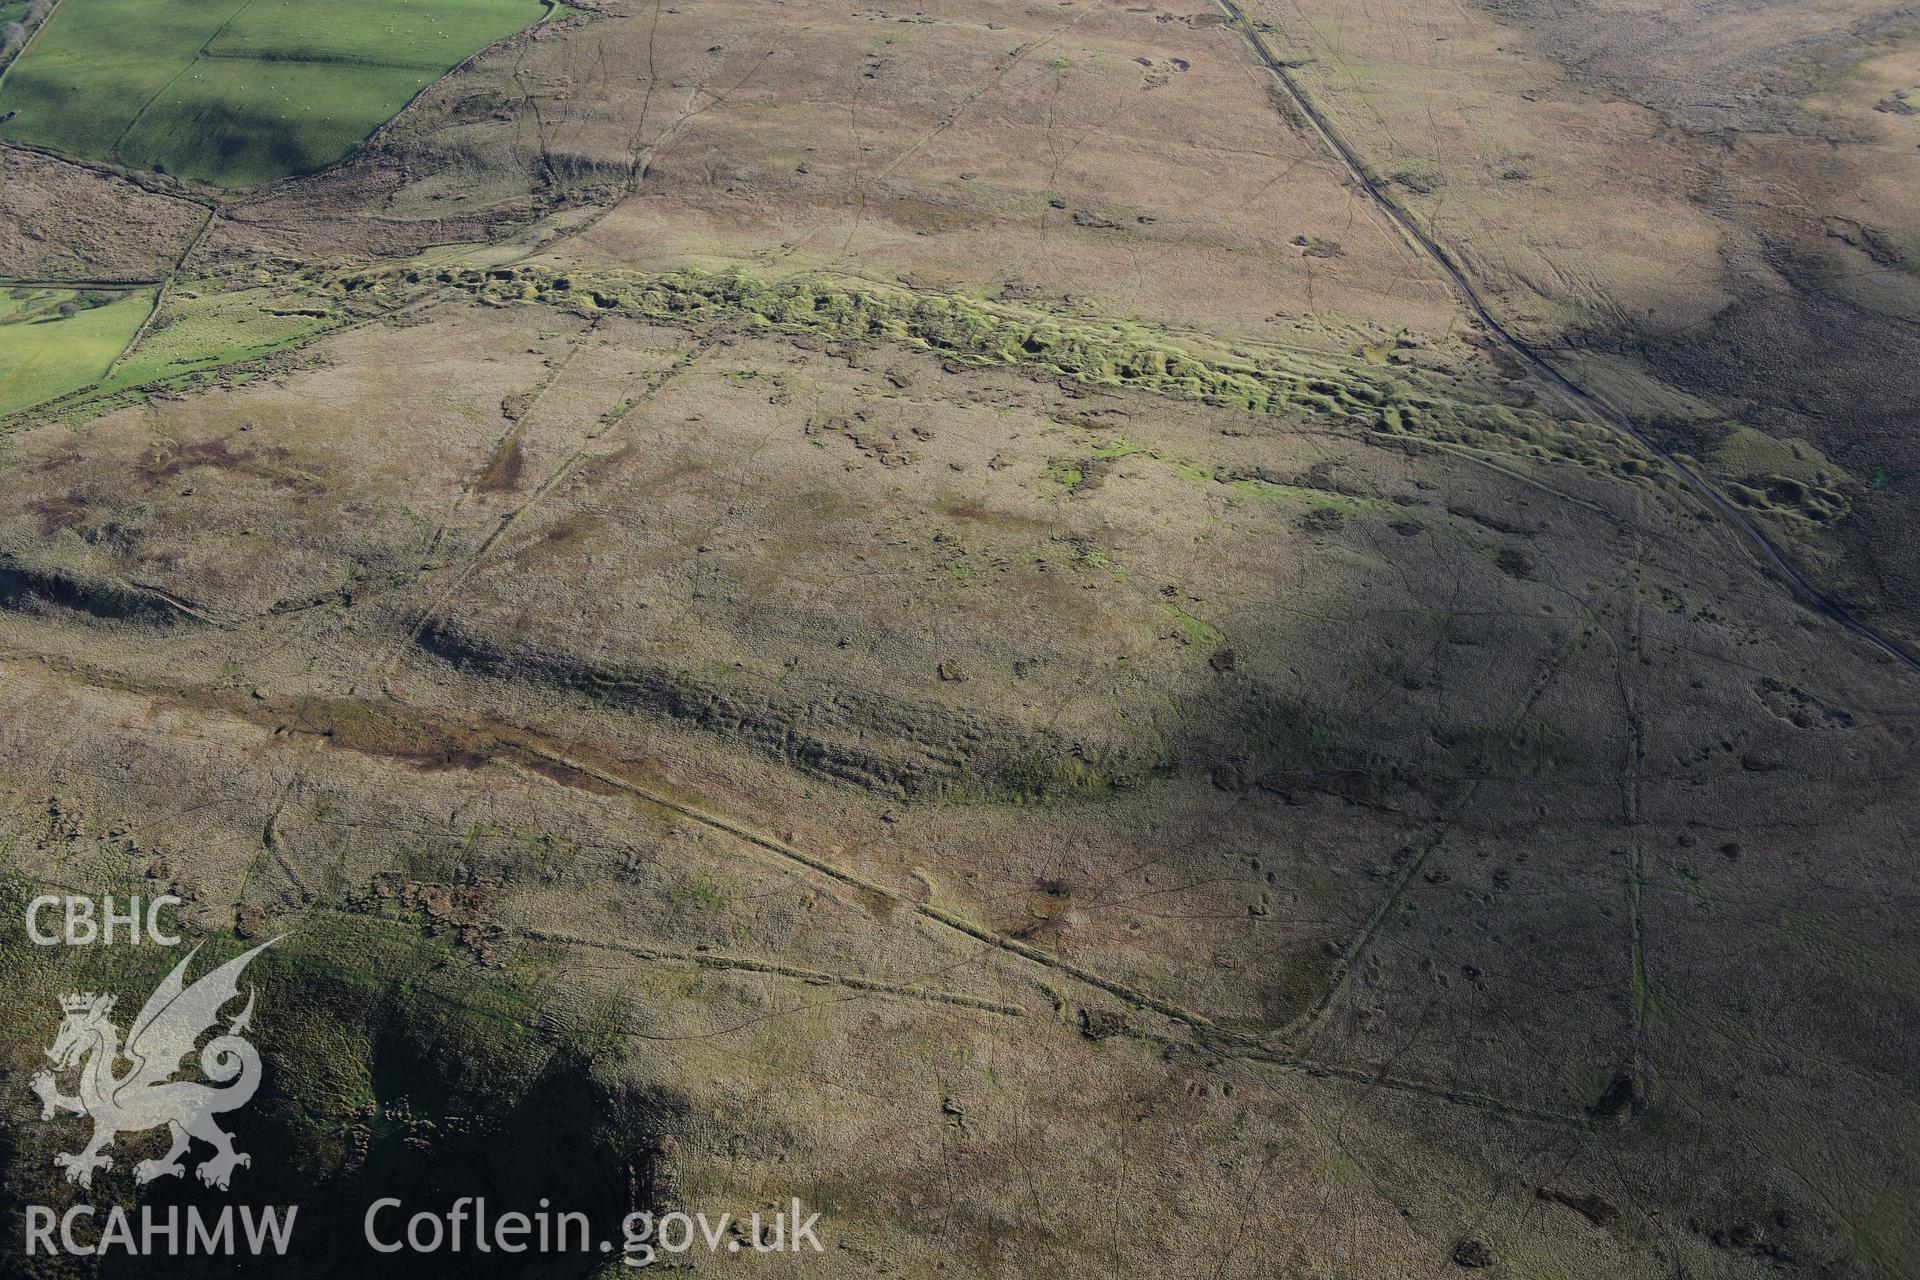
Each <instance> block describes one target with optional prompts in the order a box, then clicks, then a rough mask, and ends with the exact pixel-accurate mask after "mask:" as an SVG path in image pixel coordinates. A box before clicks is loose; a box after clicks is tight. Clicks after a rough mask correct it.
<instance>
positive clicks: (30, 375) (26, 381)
mask: <svg viewBox="0 0 1920 1280" xmlns="http://www.w3.org/2000/svg"><path fill="white" fill-rule="evenodd" d="M78 298H79V295H78V294H75V293H73V292H71V291H68V290H64V289H14V290H10V291H8V292H7V293H5V294H0V413H12V412H14V411H15V410H18V409H24V408H26V407H27V406H28V405H32V404H38V403H39V402H40V401H42V400H47V399H51V398H52V397H54V396H57V395H63V394H65V393H66V392H69V391H72V390H75V389H76V388H79V387H83V386H85V385H86V384H87V383H89V382H91V381H93V380H94V379H95V378H98V377H99V376H100V375H101V374H103V373H105V372H106V369H107V366H108V365H110V364H112V363H113V358H114V357H115V356H117V355H119V354H120V352H121V350H122V349H123V348H125V347H126V345H127V343H129V342H131V341H132V340H133V335H134V334H135V332H137V331H138V330H139V328H140V322H141V321H142V320H145V319H146V318H147V312H148V311H149V310H150V309H152V307H153V293H152V291H151V290H143V291H141V292H138V293H129V294H126V295H124V296H122V297H118V298H115V299H114V300H113V301H111V302H105V303H101V304H99V305H96V306H88V307H85V308H84V309H82V310H80V311H76V312H74V313H73V314H72V315H69V316H64V317H63V316H62V315H61V314H60V310H59V309H60V307H61V306H62V305H64V304H67V303H72V302H74V301H76V300H78Z"/></svg>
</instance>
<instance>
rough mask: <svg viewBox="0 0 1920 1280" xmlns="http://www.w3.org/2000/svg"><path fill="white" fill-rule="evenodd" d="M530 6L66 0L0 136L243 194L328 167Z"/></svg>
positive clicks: (11, 92) (3, 100)
mask: <svg viewBox="0 0 1920 1280" xmlns="http://www.w3.org/2000/svg"><path fill="white" fill-rule="evenodd" d="M542 12H543V5H542V4H540V3H539V2H538V0H327V3H324V4H316V3H311V2H310V0H63V3H62V4H61V5H60V6H59V8H58V9H57V10H55V12H54V14H53V16H52V17H51V18H50V19H49V20H48V22H47V25H46V28H45V30H44V31H42V32H41V35H40V38H39V39H38V40H36V41H35V42H34V45H33V47H32V48H31V49H30V50H28V51H27V53H26V55H25V56H23V57H22V58H20V59H19V60H18V61H17V63H15V65H13V66H12V67H10V68H8V70H7V73H6V77H5V79H4V81H0V115H5V114H6V113H7V112H12V113H14V114H13V115H12V117H11V118H9V119H7V120H5V122H4V123H0V137H5V138H9V139H12V140H14V141H16V142H24V143H29V144H32V145H36V146H44V147H50V148H52V149H54V150H56V151H64V152H69V153H72V154H75V155H81V156H87V157H90V158H92V159H97V160H113V161H118V162H120V163H123V164H127V165H131V166H133V167H135V168H142V169H152V170H155V171H158V172H164V173H172V174H178V175H180V176H183V177H188V178H197V179H200V180H202V181H206V182H210V183H213V184H215V185H217V186H222V187H245V186H254V185H257V184H259V183H262V182H270V181H272V180H274V179H276V178H282V177H285V176H287V175H289V174H295V173H309V172H312V171H314V170H316V169H321V168H324V167H326V166H327V165H329V164H332V163H334V162H336V161H338V160H339V159H340V158H341V157H342V156H344V155H345V154H346V153H347V152H348V151H349V150H351V149H352V148H353V146H354V145H355V144H356V143H358V142H359V141H360V140H361V139H363V138H365V137H366V136H367V135H368V134H370V133H372V132H373V130H375V129H377V128H378V127H379V126H380V125H381V124H382V123H384V122H385V121H387V120H389V119H391V118H392V117H393V116H394V115H395V114H396V113H398V112H399V111H400V109H401V108H403V107H405V106H406V104H407V103H408V102H409V101H411V100H412V99H413V97H414V96H415V95H416V94H418V93H419V92H420V91H421V90H422V89H424V88H426V87H427V86H428V85H430V84H432V83H433V82H434V81H435V80H437V79H438V78H439V77H440V76H442V75H444V74H445V73H446V72H447V71H448V70H450V69H451V68H453V67H455V66H457V65H458V64H459V63H460V62H461V61H463V60H464V59H465V58H467V57H468V56H470V55H471V54H473V53H475V52H477V51H478V50H480V49H483V48H485V47H486V46H487V45H489V44H491V43H493V42H494V41H495V40H498V39H500V38H502V37H503V36H507V35H510V34H512V33H513V32H515V31H518V30H520V29H521V28H522V27H525V26H527V25H529V24H530V23H532V22H533V21H534V20H536V19H537V18H538V17H539V16H540V15H541V13H542Z"/></svg>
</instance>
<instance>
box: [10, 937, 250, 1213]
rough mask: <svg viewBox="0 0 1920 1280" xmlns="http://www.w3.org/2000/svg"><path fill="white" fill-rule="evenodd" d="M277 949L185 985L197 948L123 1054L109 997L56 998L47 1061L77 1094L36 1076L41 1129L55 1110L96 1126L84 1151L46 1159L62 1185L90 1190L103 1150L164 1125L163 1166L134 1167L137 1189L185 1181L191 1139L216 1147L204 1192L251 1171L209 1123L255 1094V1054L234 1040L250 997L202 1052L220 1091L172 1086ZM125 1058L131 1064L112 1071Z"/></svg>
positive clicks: (154, 1000)
mask: <svg viewBox="0 0 1920 1280" xmlns="http://www.w3.org/2000/svg"><path fill="white" fill-rule="evenodd" d="M278 941H280V939H279V938H274V939H272V940H271V941H268V942H263V943H261V944H260V945H259V946H257V947H255V948H253V949H252V950H251V951H246V952H243V953H242V954H240V955H237V956H235V957H234V958H233V959H231V960H229V961H227V962H226V963H225V964H223V965H221V966H220V967H219V968H218V969H215V970H214V971H213V972H212V973H209V974H207V975H206V976H205V977H203V978H201V979H200V980H199V981H197V982H195V983H194V984H193V985H192V986H185V985H184V984H183V983H182V981H181V978H182V975H183V974H185V973H186V971H187V966H188V965H189V964H190V963H192V961H193V957H194V956H195V955H198V954H199V951H200V948H198V947H195V948H194V949H193V950H192V951H190V952H188V953H187V957H186V959H184V960H182V961H181V962H180V963H179V964H178V965H176V966H175V967H174V970H173V972H172V973H170V974H168V975H167V976H166V979H165V980H164V981H163V982H161V984H160V985H159V986H158V987H156V988H154V992H153V994H152V995H151V996H149V997H147V1003H146V1005H145V1007H143V1008H142V1009H141V1010H140V1016H139V1017H137V1018H135V1019H134V1020H133V1028H132V1030H131V1031H129V1032H128V1033H127V1041H126V1045H125V1047H124V1048H123V1047H122V1046H121V1043H120V1028H119V1027H117V1026H115V1025H114V1024H113V1023H112V1022H111V1021H110V1020H109V1019H108V1017H107V1015H108V1014H109V1013H111V1012H112V1011H113V1002H114V998H113V997H112V996H110V995H95V994H94V993H92V992H90V991H89V992H86V993H85V994H76V995H67V996H61V997H60V1007H61V1009H62V1010H63V1011H65V1013H66V1017H65V1018H64V1019H63V1020H62V1021H61V1023H60V1034H59V1036H58V1037H57V1038H56V1039H55V1040H54V1043H53V1048H51V1049H49V1050H47V1056H48V1057H49V1058H51V1059H53V1063H54V1068H55V1070H56V1071H61V1072H64V1071H68V1070H71V1069H72V1068H74V1067H76V1066H78V1067H80V1083H79V1086H78V1087H79V1092H78V1094H77V1095H76V1096H73V1097H68V1096H67V1095H66V1094H63V1093H61V1092H60V1088H59V1085H58V1084H57V1083H56V1081H55V1075H54V1072H53V1071H42V1072H40V1073H39V1074H38V1075H36V1076H34V1077H33V1080H32V1082H31V1083H32V1086H33V1091H34V1093H35V1094H37V1095H39V1098H40V1118H41V1119H42V1120H51V1119H53V1118H54V1116H55V1114H57V1113H59V1112H62V1111H70V1112H73V1113H74V1114H75V1115H83V1116H91V1117H92V1118H93V1141H91V1142H89V1143H88V1144H87V1146H86V1149H85V1150H83V1151H78V1152H72V1153H64V1152H63V1153H62V1154H59V1155H56V1156H54V1158H53V1162H54V1164H55V1165H57V1166H58V1167H60V1168H62V1169H65V1170H66V1173H67V1181H69V1182H77V1183H79V1184H80V1185H81V1186H83V1187H91V1186H92V1185H93V1171H94V1170H95V1169H111V1168H113V1157H112V1156H110V1155H107V1154H106V1152H105V1148H106V1147H107V1146H108V1144H110V1143H111V1142H112V1141H113V1140H114V1138H116V1137H117V1136H119V1135H120V1134H122V1133H139V1132H142V1131H144V1130H147V1129H154V1128H158V1127H159V1126H161V1125H165V1126H166V1127H167V1128H168V1130H169V1131H170V1132H171V1134H172V1137H173V1146H172V1147H171V1148H169V1149H168V1151H167V1154H166V1155H165V1156H163V1157H161V1158H160V1159H158V1160H142V1161H140V1163H138V1164H137V1165H135V1166H134V1168H133V1178H134V1181H135V1182H139V1183H147V1182H151V1181H153V1180H154V1179H155V1178H160V1177H165V1176H168V1175H179V1174H183V1173H185V1172H186V1166H185V1165H183V1164H182V1163H181V1162H180V1157H181V1156H182V1155H185V1154H186V1151H187V1147H188V1145H189V1144H190V1140H191V1139H193V1138H198V1139H200V1140H201V1141H202V1142H205V1143H207V1144H209V1145H211V1146H212V1147H213V1148H214V1154H213V1155H212V1156H211V1157H209V1158H208V1159H205V1160H202V1161H201V1162H200V1164H199V1166H198V1168H197V1169H196V1170H195V1172H196V1173H198V1174H199V1176H200V1181H202V1182H204V1183H206V1184H207V1185H208V1186H210V1187H219V1188H220V1189H221V1190H222V1191H224V1190H226V1189H227V1181H228V1179H230V1178H231V1177H232V1176H233V1171H234V1169H235V1168H236V1167H238V1166H240V1165H251V1164H252V1163H253V1158H252V1157H251V1156H249V1155H247V1154H246V1153H245V1152H243V1151H236V1150H234V1148H233V1135H232V1134H230V1133H227V1132H226V1131H224V1130H223V1129H221V1128H220V1126H219V1125H218V1124H216V1123H214V1117H215V1116H217V1115H219V1114H220V1113H221V1112H224V1111H233V1110H236V1109H238V1108H240V1107H243V1106H245V1105H246V1104H247V1102H248V1101H249V1100H251V1099H252V1097H253V1094H254V1090H256V1089H258V1088H259V1087H260V1051H259V1050H257V1049H255V1048H254V1047H253V1045H252V1044H250V1043H248V1042H247V1041H246V1040H245V1039H244V1038H242V1036H241V1033H242V1032H244V1031H245V1030H246V1029H247V1026H248V1024H249V1022H250V1020H251V1019H252V1017H253V992H252V989H251V988H249V989H248V994H247V1007H246V1008H244V1009H242V1010H241V1011H240V1013H239V1015H238V1016H237V1017H235V1018H234V1019H233V1021H231V1022H229V1023H228V1024H227V1030H226V1033H225V1034H224V1035H217V1036H215V1037H214V1038H213V1039H211V1040H209V1041H207V1043H206V1046H205V1047H204V1048H202V1049H201V1050H200V1070H201V1071H203V1072H205V1073H206V1076H207V1078H208V1079H209V1080H212V1081H213V1082H214V1084H216V1085H220V1086H221V1087H219V1088H215V1087H213V1086H212V1085H206V1084H201V1083H200V1082H199V1081H196V1080H174V1079H173V1078H172V1077H173V1074H174V1072H176V1071H178V1070H180V1060H181V1059H182V1058H184V1057H186V1055H187V1054H189V1053H191V1052H193V1047H194V1045H195V1044H196V1043H197V1042H198V1041H199V1039H200V1036H201V1035H202V1034H203V1033H204V1032H205V1031H206V1030H207V1029H208V1028H209V1027H212V1026H214V1025H215V1024H216V1023H217V1022H218V1021H219V1019H220V1010H221V1008H222V1007H223V1006H224V1005H226V1003H227V1002H228V1001H230V1000H234V999H237V998H238V997H239V995H240V987H239V980H240V971H241V970H242V969H245V968H246V967H247V963H248V961H250V960H252V959H253V958H254V957H255V956H257V955H259V954H260V953H261V952H262V951H265V950H266V949H267V948H268V947H270V946H272V945H273V944H274V943H275V942H278ZM122 1058H125V1059H126V1060H127V1061H128V1062H129V1063H130V1064H131V1065H129V1066H128V1067H127V1068H126V1070H125V1071H124V1072H116V1068H117V1065H118V1063H119V1062H120V1060H121V1059H122Z"/></svg>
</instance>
